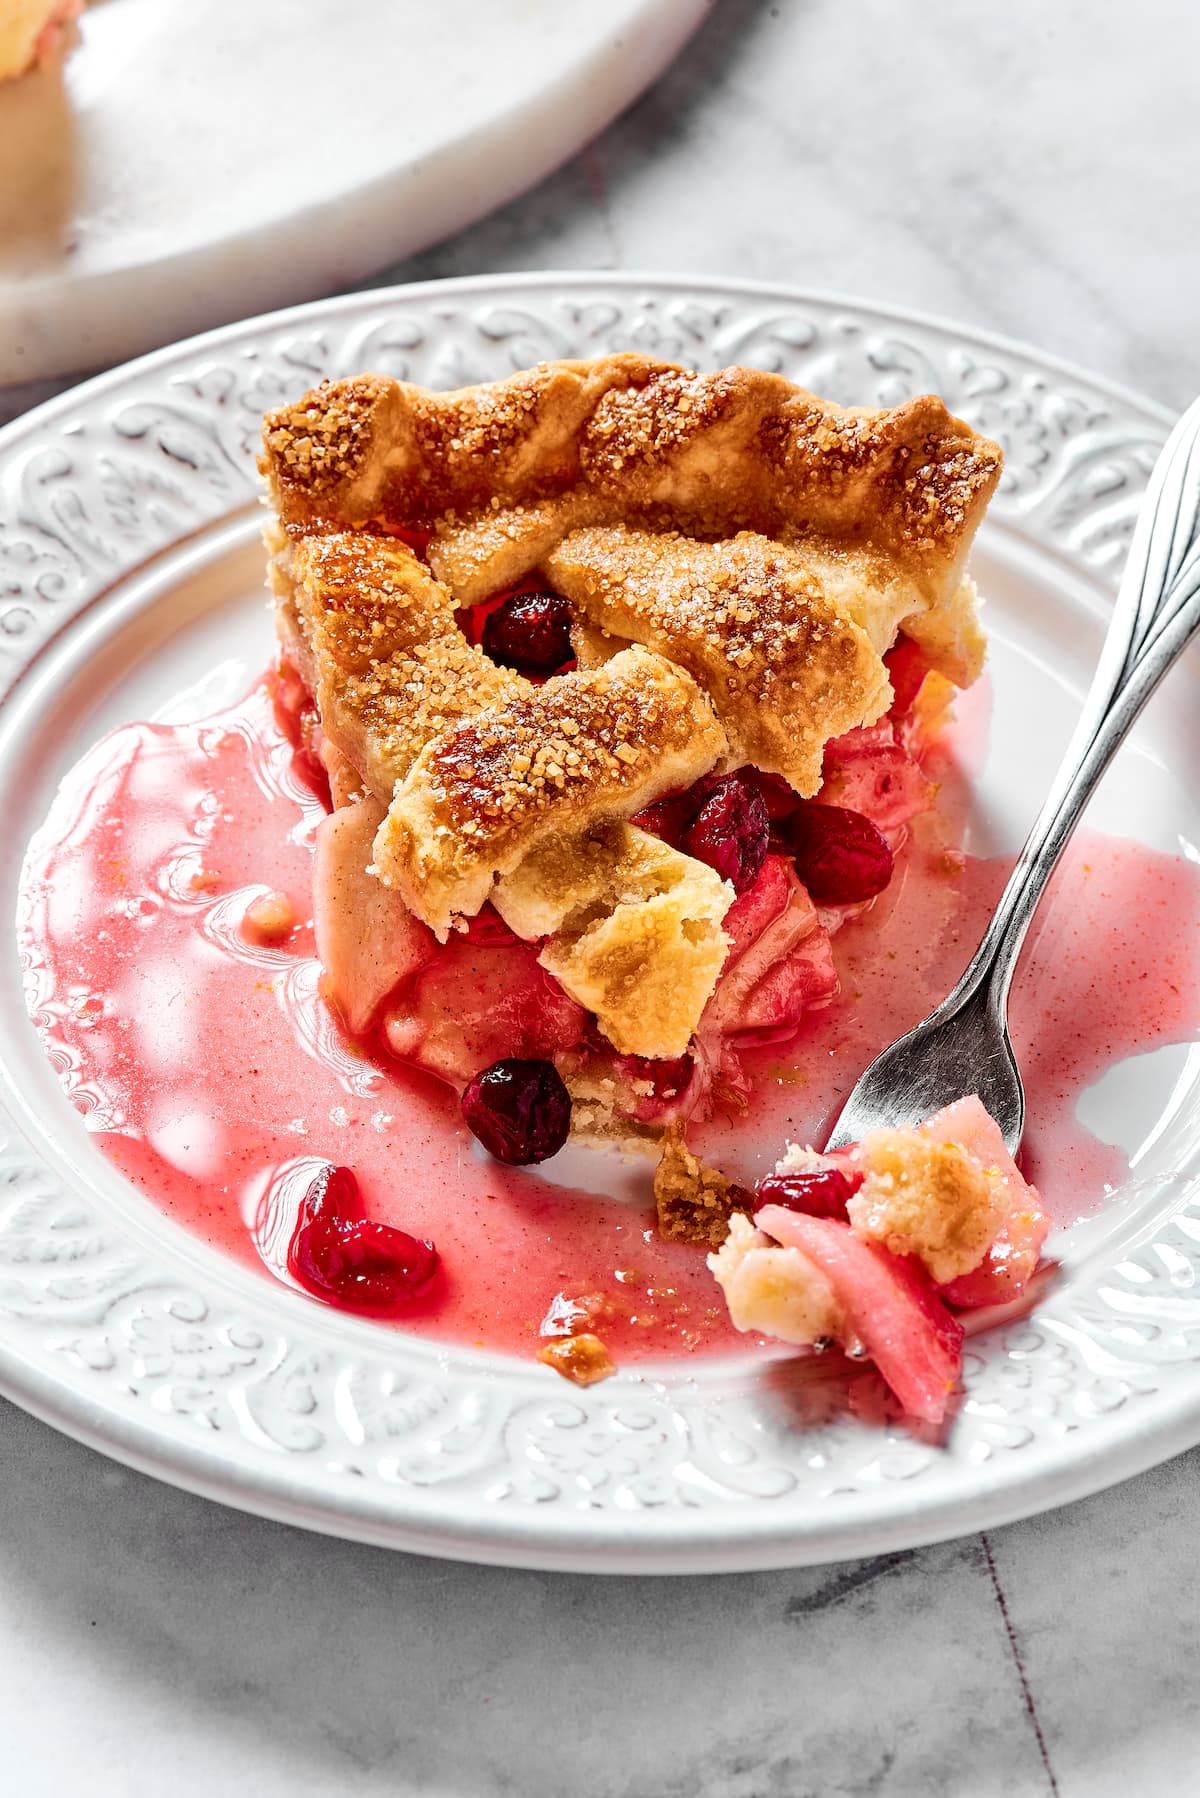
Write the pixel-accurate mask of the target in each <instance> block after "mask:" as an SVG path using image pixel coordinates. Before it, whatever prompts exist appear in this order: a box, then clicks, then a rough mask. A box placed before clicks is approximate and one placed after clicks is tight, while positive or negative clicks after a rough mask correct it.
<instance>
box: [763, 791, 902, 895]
mask: <svg viewBox="0 0 1200 1798" xmlns="http://www.w3.org/2000/svg"><path fill="white" fill-rule="evenodd" d="M786 832H787V837H788V842H789V845H790V847H791V850H792V854H793V855H794V856H795V858H796V872H797V874H799V876H800V878H801V880H802V881H803V882H804V885H805V886H806V887H807V888H808V892H809V897H810V898H812V899H815V900H816V902H817V904H818V905H857V904H858V903H859V902H860V901H861V900H863V899H873V898H874V897H875V895H876V893H882V891H883V889H884V887H885V886H886V885H887V883H888V881H889V880H890V879H891V878H892V852H891V850H890V849H889V847H888V844H887V838H886V837H884V836H883V835H882V833H881V832H880V831H878V830H877V829H876V828H875V826H874V825H873V824H872V823H871V820H870V819H869V818H864V817H863V814H862V813H861V812H852V811H848V810H847V809H846V808H845V806H841V805H816V804H809V805H801V806H798V807H797V808H796V810H795V811H794V812H793V813H792V815H791V817H790V818H789V819H788V820H787V825H786Z"/></svg>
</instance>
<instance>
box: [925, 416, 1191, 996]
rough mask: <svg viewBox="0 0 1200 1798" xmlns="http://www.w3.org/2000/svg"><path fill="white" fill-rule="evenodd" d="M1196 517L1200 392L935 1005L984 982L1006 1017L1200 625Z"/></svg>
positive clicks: (1155, 483) (1167, 454)
mask: <svg viewBox="0 0 1200 1798" xmlns="http://www.w3.org/2000/svg"><path fill="white" fill-rule="evenodd" d="M1198 518H1200V400H1197V401H1195V402H1193V404H1192V405H1191V407H1189V409H1188V411H1187V412H1185V413H1184V415H1183V417H1182V418H1181V419H1180V420H1179V423H1178V424H1177V425H1176V427H1175V429H1174V431H1173V432H1172V433H1171V436H1170V437H1169V438H1168V440H1167V444H1166V447H1165V448H1164V450H1163V453H1162V455H1161V456H1160V457H1159V460H1158V462H1157V463H1156V464H1155V467H1154V471H1153V474H1152V475H1151V480H1150V489H1149V491H1148V494H1147V503H1146V505H1145V506H1144V508H1143V511H1142V513H1141V516H1140V518H1139V521H1138V528H1137V530H1136V531H1135V533H1134V539H1133V544H1132V546H1131V549H1130V556H1129V562H1128V564H1127V567H1126V571H1125V576H1124V579H1123V580H1122V582H1121V589H1120V592H1119V593H1118V595H1117V602H1116V605H1115V607H1114V609H1113V618H1112V623H1111V624H1110V627H1109V631H1108V635H1107V637H1106V639H1105V644H1104V650H1103V652H1102V654H1101V658H1100V662H1099V665H1098V667H1097V669H1096V674H1095V678H1094V679H1093V681H1092V685H1091V688H1090V689H1089V692H1088V697H1087V700H1086V702H1085V704H1084V709H1083V713H1082V716H1081V717H1080V720H1079V723H1078V725H1077V727H1076V730H1075V733H1074V735H1073V736H1072V738H1071V742H1070V745H1069V746H1068V749H1067V753H1066V755H1065V756H1064V758H1063V761H1062V764H1061V766H1060V768H1059V771H1058V774H1057V775H1056V777H1055V780H1054V784H1053V786H1052V787H1051V790H1050V793H1049V796H1048V797H1047V799H1046V802H1045V804H1044V805H1043V807H1042V809H1041V811H1040V812H1039V813H1038V816H1037V819H1036V821H1035V823H1034V826H1033V829H1032V830H1031V831H1030V833H1029V836H1028V837H1027V838H1026V841H1025V845H1024V847H1023V849H1022V850H1021V853H1020V855H1019V856H1018V858H1017V864H1016V866H1015V868H1014V869H1013V871H1012V873H1011V875H1010V876H1009V879H1008V882H1007V884H1006V886H1005V888H1004V891H1003V893H1002V894H1001V895H1000V900H999V903H998V904H997V906H996V909H995V912H994V913H993V915H992V920H991V923H990V924H989V925H988V928H987V931H986V932H985V934H984V937H983V941H982V942H981V943H980V945H979V948H978V949H977V950H976V952H975V954H974V956H973V957H972V959H971V962H970V964H969V966H968V967H967V970H966V972H965V973H964V974H963V977H962V979H961V980H960V981H959V983H958V985H957V986H956V987H955V989H954V992H953V993H952V994H951V995H950V997H949V998H948V999H947V1000H946V1001H945V1003H944V1005H942V1006H939V1007H938V1012H939V1013H940V1012H948V1011H951V1010H954V1009H956V1008H957V1007H958V1006H959V1005H961V1004H962V1003H963V1001H964V1000H966V999H969V998H970V997H971V996H972V995H973V994H975V993H976V992H977V991H979V989H980V988H982V987H985V986H986V989H987V1001H988V1005H989V1008H991V1009H994V1011H995V1012H996V1013H997V1015H998V1017H999V1020H1000V1021H1001V1023H1003V1020H1004V1014H1005V1007H1006V1005H1007V1001H1008V989H1009V986H1010V984H1011V982H1012V977H1013V971H1014V969H1015V967H1016V963H1017V958H1018V956H1019V955H1020V952H1021V947H1022V944H1023V943H1024V941H1025V935H1026V932H1027V931H1028V929H1029V925H1030V922H1031V920H1032V918H1033V914H1034V912H1035V910H1036V909H1037V905H1038V901H1039V900H1040V899H1041V896H1042V894H1043V892H1044V891H1045V888H1046V883H1047V881H1048V880H1049V879H1050V876H1051V874H1052V873H1053V872H1054V869H1055V866H1056V865H1057V862H1058V859H1059V857H1060V855H1061V854H1062V852H1063V849H1064V848H1065V847H1066V844H1067V842H1068V840H1069V838H1070V836H1071V833H1072V831H1073V830H1074V829H1075V826H1076V824H1077V823H1078V822H1079V819H1080V817H1081V815H1082V813H1083V810H1084V808H1085V806H1086V805H1087V803H1088V800H1089V799H1090V798H1091V796H1092V793H1093V791H1094V790H1095V788H1096V786H1097V785H1098V783H1099V781H1100V778H1101V776H1102V775H1103V774H1104V771H1105V769H1106V768H1107V767H1108V764H1109V763H1110V762H1111V760H1112V758H1113V756H1114V755H1115V754H1116V752H1117V750H1118V748H1119V747H1120V745H1121V744H1122V743H1123V742H1124V740H1125V738H1126V737H1127V736H1128V734H1129V732H1130V730H1131V729H1132V727H1133V724H1134V722H1135V720H1136V719H1137V717H1138V715H1139V713H1140V712H1141V710H1142V708H1143V706H1144V705H1145V704H1146V702H1147V700H1148V699H1149V698H1150V695H1151V694H1152V693H1153V692H1154V690H1155V688H1156V687H1157V686H1158V684H1159V682H1160V681H1161V680H1162V678H1163V676H1164V675H1165V674H1166V672H1167V670H1168V668H1170V667H1171V666H1172V664H1173V663H1174V662H1175V661H1177V660H1178V658H1179V656H1180V655H1182V653H1183V651H1184V649H1185V648H1186V647H1187V645H1188V643H1189V642H1190V641H1191V639H1192V637H1193V636H1194V635H1195V634H1196V631H1197V629H1198V628H1200V544H1198V542H1197V522H1198ZM935 1015H937V1014H935Z"/></svg>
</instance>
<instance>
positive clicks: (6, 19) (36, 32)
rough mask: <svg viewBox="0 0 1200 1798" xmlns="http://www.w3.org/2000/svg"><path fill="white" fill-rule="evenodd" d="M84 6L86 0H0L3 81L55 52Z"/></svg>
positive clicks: (0, 65) (0, 70)
mask: <svg viewBox="0 0 1200 1798" xmlns="http://www.w3.org/2000/svg"><path fill="white" fill-rule="evenodd" d="M83 7H84V0H0V81H8V80H10V79H12V78H13V77H15V76H17V75H24V74H25V73H26V72H27V71H28V70H29V69H32V68H33V67H34V65H35V64H36V63H39V62H43V61H45V60H46V59H47V58H49V57H50V56H52V55H54V54H55V52H56V51H57V50H58V49H59V48H60V47H61V46H62V45H63V44H64V43H65V42H66V39H67V33H68V31H69V30H70V27H71V25H72V24H73V22H74V21H75V20H76V19H77V18H78V17H79V15H80V13H81V12H82V11H83Z"/></svg>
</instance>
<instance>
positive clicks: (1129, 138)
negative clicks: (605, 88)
mask: <svg viewBox="0 0 1200 1798" xmlns="http://www.w3.org/2000/svg"><path fill="white" fill-rule="evenodd" d="M1197 51H1200V20H1198V19H1197V17H1196V15H1195V14H1194V13H1193V11H1192V9H1191V8H1190V7H1189V6H1188V5H1187V4H1186V0H1143V3H1142V4H1141V5H1139V6H1138V7H1136V8H1116V7H1096V6H1095V5H1092V4H1088V3H1087V0H1060V3H1059V4H1058V5H1056V6H1054V7H1052V8H1048V7H1046V6H1045V5H1044V4H1040V3H1038V0H1010V4H1009V5H1007V6H1006V7H1004V8H1002V9H1001V8H989V9H984V8H977V7H973V8H967V7H963V6H961V5H960V4H958V3H957V0H926V4H925V5H923V6H921V7H915V6H905V7H901V6H896V5H894V4H891V3H889V0H858V3H857V4H855V5H847V4H845V0H841V3H840V4H839V0H774V3H773V4H767V3H759V0H721V4H720V5H719V8H718V11H717V14H716V16H715V17H714V18H713V20H712V21H711V22H710V24H709V25H708V26H707V27H706V28H705V29H704V30H703V31H702V32H701V34H700V36H699V37H698V39H697V40H696V41H695V43H694V44H693V45H692V46H691V48H690V49H689V50H688V51H687V52H686V53H685V55H684V57H683V58H682V59H681V61H680V62H679V63H678V64H677V65H676V67H675V69H674V70H673V71H672V72H671V74H669V75H668V77H667V78H666V79H665V81H663V82H662V83H661V84H660V85H659V86H658V88H657V89H656V90H655V91H654V92H653V93H651V94H650V95H649V96H648V97H647V98H646V99H645V100H643V101H642V102H641V103H640V104H639V105H638V106H637V107H636V108H635V110H634V111H633V112H632V113H631V114H629V115H628V116H627V117H626V118H625V119H624V120H622V121H621V122H619V123H618V124H617V125H616V126H615V127H613V128H612V129H611V130H610V131H609V132H608V133H607V134H606V135H605V136H604V137H603V138H602V139H601V140H600V141H599V142H598V143H597V144H596V145H594V146H593V147H592V148H591V149H589V150H588V151H587V152H586V153H585V154H584V155H583V156H582V157H580V158H578V159H577V160H576V161H575V162H573V163H572V164H570V165H569V166H568V167H567V168H565V169H564V170H563V171H561V172H560V173H559V174H558V175H556V176H554V177H552V178H551V179H550V180H549V181H547V182H545V183H543V185H542V186H541V187H539V188H538V189H537V190H536V191H535V192H533V193H532V194H529V195H527V196H526V197H525V198H524V199H523V200H520V201H518V202H516V203H515V204H514V205H512V206H510V207H509V208H508V209H506V210H505V211H504V212H502V213H500V214H498V215H496V216H495V217H494V218H492V219H491V220H489V221H488V222H486V223H485V224H483V225H480V226H477V227H476V228H474V229H473V230H472V231H470V232H468V233H467V234H465V235H464V236H461V237H459V238H457V239H455V240H453V241H452V242H450V243H448V244H445V245H443V246H442V247H440V248H439V249H436V250H433V251H430V252H428V253H426V254H425V255H423V256H422V257H420V258H419V259H418V260H417V261H416V262H413V263H409V264H406V265H404V267H403V268H401V269H400V270H397V271H392V276H393V278H395V277H396V276H399V277H400V278H408V277H415V276H418V275H437V274H459V273H469V272H476V271H485V270H491V269H509V268H523V267H539V266H550V265H561V266H574V267H586V266H600V267H604V266H621V267H639V266H640V267H652V268H661V269H672V270H675V269H687V268H693V269H698V270H702V271H711V272H714V273H721V274H748V275H757V276H761V277H764V278H770V279H778V280H793V281H796V282H801V283H806V284H811V285H821V286H826V287H834V288H840V289H843V290H845V291H848V292H857V293H861V294H863V295H865V296H868V297H873V298H880V299H887V300H891V301H896V302H900V303H906V304H910V305H917V306H922V307H926V308H928V309H930V310H935V311H939V312H942V313H945V314H947V315H950V316H954V317H958V318H960V319H963V320H966V321H969V322H971V323H974V324H980V325H986V326H990V327H992V328H995V329H999V330H1002V331H1007V332H1010V333H1012V334H1014V335H1018V336H1023V337H1026V338H1029V339H1031V340H1033V341H1034V342H1036V343H1039V344H1041V345H1042V346H1044V347H1045V348H1047V349H1050V350H1054V351H1057V352H1059V353H1062V354H1066V355H1069V356H1073V357H1075V358H1076V359H1078V360H1080V361H1082V362H1085V363H1087V364H1089V365H1090V366H1092V367H1094V368H1096V369H1098V370H1100V371H1102V372H1103V373H1105V374H1107V375H1109V376H1111V377H1114V378H1116V379H1119V380H1124V381H1127V382H1129V383H1131V384H1133V385H1135V386H1138V387H1140V388H1142V389H1144V390H1146V391H1147V392H1149V393H1151V394H1153V395H1154V396H1155V397H1157V398H1159V399H1161V400H1163V401H1166V402H1168V403H1171V404H1174V405H1182V404H1183V403H1184V402H1185V401H1186V400H1187V399H1188V398H1189V397H1190V396H1191V394H1192V392H1193V391H1194V390H1195V387H1196V385H1197V381H1198V373H1200V369H1198V362H1197V356H1196V352H1195V334H1194V312H1195V303H1196V302H1195V296H1196V294H1197V292H1198V291H1200V242H1198V241H1197V240H1196V238H1195V235H1194V234H1192V235H1191V237H1190V238H1189V237H1188V236H1187V235H1184V234H1183V227H1185V226H1186V224H1187V221H1188V218H1189V213H1191V214H1194V212H1195V197H1194V189H1195V185H1196V180H1197V171H1198V170H1200V107H1197V106H1196V104H1195V102H1194V97H1193V90H1194V69H1195V66H1196V53H1197ZM302 297H307V296H306V295H303V294H301V293H297V295H296V298H298V299H299V298H302ZM34 397H36V396H35V395H33V394H31V393H25V394H21V395H10V396H8V400H7V406H8V410H9V411H13V410H16V409H17V408H18V407H21V406H23V405H24V404H27V403H29V402H30V401H31V400H32V399H33V398H34ZM3 404H4V401H3V399H0V406H2V405H3ZM0 1469H2V1470H3V1471H2V1473H0V1491H2V1493H3V1500H4V1504H3V1516H4V1528H3V1530H0V1742H2V1743H3V1766H4V1772H3V1774H0V1789H3V1790H5V1791H8V1790H11V1791H13V1792H14V1793H20V1794H21V1795H22V1798H41V1795H43V1794H55V1798H58V1795H60V1794H74V1793H76V1792H79V1793H84V1792H86V1793H88V1794H102V1795H104V1798H107V1795H108V1794H114V1795H121V1798H125V1795H136V1798H141V1795H142V1794H150V1793H158V1792H160V1791H162V1790H163V1789H168V1788H169V1789H170V1790H171V1791H172V1792H173V1793H174V1794H175V1795H176V1798H192V1795H193V1794H195V1795H196V1798H199V1795H200V1794H204V1795H205V1798H208V1795H209V1794H222V1795H223V1794H225V1793H231V1794H236V1793H240V1792H242V1791H246V1792H254V1793H256V1794H260V1795H261V1798H309V1795H310V1794H312V1795H316V1794H341V1793H345V1794H352V1795H358V1794H370V1795H371V1798H374V1795H376V1794H385V1793H386V1794H397V1795H400V1798H410V1795H412V1798H415V1795H416V1794H422V1795H425V1794H429V1795H430V1798H543V1795H546V1798H549V1795H550V1794H559V1793H562V1792H564V1791H570V1792H572V1793H577V1794H579V1795H580V1798H841V1795H843V1794H845V1795H847V1798H849V1795H850V1794H868V1793H871V1794H887V1795H890V1794H904V1795H908V1794H912V1795H914V1798H939V1795H941V1794H946V1795H948V1798H958V1795H959V1794H979V1795H980V1798H991V1795H992V1794H996V1795H997V1798H999V1795H1000V1794H1004V1795H1006V1798H1007V1795H1009V1794H1014V1795H1019V1798H1020V1795H1024V1794H1027V1793H1028V1794H1055V1793H1057V1794H1061V1795H1062V1798H1110V1795H1111V1798H1117V1795H1118V1794H1121V1795H1124V1794H1129V1793H1136V1794H1138V1795H1139V1798H1141V1795H1143V1794H1145V1795H1147V1798H1158V1795H1160V1794H1161V1795H1162V1798H1175V1795H1177V1794H1189V1793H1192V1792H1196V1791H1200V1680H1198V1679H1197V1677H1196V1674H1195V1671H1194V1668H1195V1663H1196V1658H1197V1651H1198V1650H1200V1565H1198V1563H1197V1558H1196V1555H1195V1551H1194V1546H1193V1536H1194V1533H1195V1529H1196V1523H1197V1501H1196V1478H1197V1473H1198V1471H1200V1454H1192V1455H1188V1456H1185V1457H1182V1458H1181V1459H1179V1460H1177V1461H1174V1462H1172V1463H1170V1464H1168V1465H1167V1466H1164V1467H1162V1468H1160V1469H1158V1470H1157V1471H1156V1472H1154V1473H1152V1474H1148V1475H1146V1476H1144V1477H1142V1478H1140V1479H1138V1480H1136V1481H1132V1482H1130V1483H1129V1484H1127V1485H1125V1486H1122V1487H1119V1488H1117V1489H1115V1490H1114V1491H1112V1492H1110V1493H1107V1494H1102V1495H1100V1496H1098V1497H1096V1498H1093V1499H1091V1500H1089V1501H1088V1502H1086V1503H1084V1504H1080V1505H1076V1506H1074V1507H1071V1508H1070V1509H1068V1510H1065V1511H1062V1512H1058V1513H1055V1514H1052V1515H1050V1516H1047V1517H1043V1518H1040V1519H1036V1520H1032V1521H1030V1522H1028V1523H1025V1524H1020V1525H1015V1526H1012V1527H1010V1528H1008V1529H1005V1530H1000V1531H997V1532H995V1533H994V1534H993V1535H992V1536H991V1537H990V1538H987V1539H984V1538H973V1539H971V1540H969V1541H966V1542H961V1543H954V1544H949V1545H946V1546H943V1547H939V1548H933V1549H927V1550H923V1551H920V1552H918V1553H915V1554H911V1555H906V1556H901V1557H894V1558H892V1557H889V1558H885V1559H883V1560H879V1561H875V1562H867V1563H861V1564H855V1565H850V1566H840V1567H831V1568H824V1569H814V1570H808V1571H804V1572H798V1573H792V1574H786V1573H776V1574H759V1575H754V1576H748V1577H747V1576H739V1577H725V1578H712V1579H686V1580H676V1581H661V1582H655V1581H649V1580H622V1581H616V1580H613V1581H601V1580H596V1579H588V1578H582V1577H580V1578H568V1577H564V1576H552V1575H540V1574H528V1573H506V1572H501V1571H494V1570H481V1569H476V1568H469V1567H455V1566H450V1565H441V1564H438V1563H434V1562H431V1561H424V1560H419V1559H415V1558H409V1557H404V1556H399V1555H388V1554H387V1553H385V1552H382V1551H378V1550H373V1549H364V1548H359V1547H354V1546H350V1545H347V1544H343V1543H338V1542H332V1541H326V1540H323V1539H320V1538H313V1537H306V1536H303V1535H301V1534H299V1533H297V1532H294V1531H291V1530H288V1529H286V1528H284V1527H282V1526H279V1525H274V1524H268V1523H263V1522H259V1521H257V1520H254V1519H251V1518H246V1517H243V1516H241V1515H239V1514H237V1513H235V1512H232V1511H227V1510H223V1509H221V1508H219V1507H217V1506H213V1505H209V1504H206V1503H204V1502H202V1501H200V1500H198V1499H194V1498H191V1497H188V1496H186V1495H183V1494H180V1493H177V1492H174V1491H171V1490H169V1489H167V1488H165V1487H162V1486H159V1485H157V1484H155V1483H154V1482H152V1481H149V1480H146V1479H142V1478H140V1477H138V1476H136V1475H133V1474H128V1473H125V1472H123V1471H122V1470H120V1469H117V1468H114V1467H111V1466H110V1465H108V1464H107V1463H106V1462H104V1461H103V1460H101V1459H100V1458H99V1457H97V1456H96V1455H94V1454H92V1453H91V1452H90V1451H88V1450H86V1449H84V1448H81V1447H78V1446H77V1445H75V1444H73V1443H71V1442H68V1441H66V1440H64V1439H62V1438H60V1437H58V1436H56V1435H55V1434H53V1433H52V1432H51V1431H49V1430H47V1429H45V1428H44V1427H43V1426H41V1425H40V1424H37V1423H35V1422H34V1421H32V1420H31V1419H29V1418H27V1417H25V1416H23V1415H22V1414H21V1413H19V1412H17V1411H14V1410H12V1409H11V1408H8V1407H3V1406H0Z"/></svg>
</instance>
